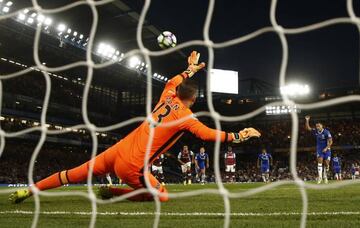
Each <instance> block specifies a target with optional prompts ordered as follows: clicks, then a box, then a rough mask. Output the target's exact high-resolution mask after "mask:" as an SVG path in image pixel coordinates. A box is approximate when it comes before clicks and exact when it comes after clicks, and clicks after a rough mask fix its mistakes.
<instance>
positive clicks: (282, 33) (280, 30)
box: [0, 0, 360, 227]
mask: <svg viewBox="0 0 360 228" xmlns="http://www.w3.org/2000/svg"><path fill="white" fill-rule="evenodd" d="M110 2H112V0H103V1H92V0H87V1H76V2H74V3H72V4H69V5H65V6H63V7H59V8H54V9H43V8H42V7H41V6H40V5H39V4H38V2H37V1H36V0H32V5H33V7H31V8H27V9H29V10H33V11H34V12H36V13H38V14H47V15H49V14H54V13H58V12H62V11H66V10H69V9H71V8H74V7H77V6H79V5H86V6H88V7H89V8H90V9H91V12H92V16H93V21H92V26H91V31H90V37H89V38H90V39H89V42H88V45H87V50H86V61H79V62H74V63H71V64H68V65H63V66H59V67H53V68H52V67H46V66H44V65H43V64H41V62H40V58H39V41H40V36H41V26H38V27H37V30H36V33H35V39H34V44H33V46H34V51H33V57H34V60H35V63H36V66H34V67H36V68H38V69H40V70H42V74H43V76H44V80H45V82H46V91H45V98H44V102H43V106H42V112H41V121H40V125H39V126H37V127H33V128H29V129H25V130H22V131H18V132H12V133H8V132H4V131H3V130H0V140H1V141H0V156H1V154H2V152H3V150H4V146H5V138H6V137H9V138H11V137H16V136H20V135H24V134H27V133H30V132H34V131H39V132H40V133H41V135H40V140H39V142H38V143H37V146H36V148H35V150H34V152H33V154H32V157H31V161H30V166H29V170H28V180H29V184H30V185H32V184H34V181H33V170H34V164H35V160H36V158H37V156H38V154H39V152H40V149H41V148H42V146H43V144H44V142H45V139H46V136H47V134H64V133H66V132H67V130H66V129H64V130H56V131H55V130H48V129H47V127H46V124H47V121H46V114H47V109H48V105H49V98H50V91H51V79H50V77H49V75H48V72H59V71H63V70H67V69H71V68H75V67H78V66H86V67H87V69H88V71H87V78H86V83H85V89H84V92H83V102H82V116H83V120H84V124H83V125H76V126H72V129H87V130H88V131H89V132H90V134H91V138H92V157H95V155H96V151H97V146H98V141H97V137H96V132H104V131H111V130H114V129H118V128H121V127H124V126H126V125H129V124H132V123H135V122H139V121H143V120H145V119H147V120H148V121H150V122H151V123H154V121H153V120H152V118H151V111H152V110H151V108H152V104H151V101H152V99H151V98H152V70H151V61H150V57H151V56H160V55H166V54H169V53H172V52H175V51H177V50H179V49H182V48H185V47H189V46H192V45H200V46H205V47H207V48H208V53H209V59H208V65H207V68H208V71H207V72H210V69H211V68H212V67H213V63H214V49H219V48H224V47H229V46H233V45H238V44H240V43H244V42H246V41H248V40H250V39H253V38H255V37H257V36H260V35H263V34H265V33H276V34H277V35H278V37H279V39H280V41H281V47H282V61H281V68H280V75H279V85H280V86H284V85H285V77H286V69H287V63H288V44H287V39H286V35H296V34H300V33H306V32H311V31H313V30H317V29H320V28H323V27H326V26H332V25H336V24H344V23H347V24H353V25H354V26H356V27H357V29H358V30H359V32H360V18H359V17H357V16H356V15H355V13H354V9H353V1H352V0H347V5H346V6H347V12H348V15H349V16H348V17H342V18H334V19H329V20H326V21H322V22H319V23H315V24H311V25H307V26H304V27H298V28H284V27H282V26H281V25H280V24H278V22H277V20H276V7H277V0H272V3H271V9H270V15H269V16H270V20H271V25H272V26H270V27H265V28H262V29H259V30H257V31H254V32H252V33H250V34H247V35H245V36H241V37H238V38H236V39H232V40H228V41H225V42H222V43H213V42H212V41H211V38H210V35H209V29H210V23H211V19H212V14H213V11H214V5H215V0H210V1H209V5H208V10H207V16H206V21H205V24H204V29H203V40H193V41H189V42H185V43H182V44H180V45H178V46H177V47H175V48H171V49H168V50H163V51H156V52H154V51H150V50H148V49H147V48H145V46H144V45H143V42H142V29H143V24H144V20H145V17H146V14H147V12H148V10H149V6H150V3H151V1H150V0H146V1H145V4H144V7H143V9H142V12H141V15H140V18H139V23H138V27H137V37H136V38H137V43H138V46H139V49H136V50H131V51H129V52H128V53H126V54H125V55H124V59H125V58H126V57H129V56H132V55H134V54H142V55H143V56H144V59H145V61H146V63H147V64H148V65H149V68H148V72H147V103H146V112H147V116H148V117H137V118H133V119H130V120H127V121H124V122H121V123H117V124H115V125H111V126H107V127H97V126H95V125H94V124H92V123H91V121H90V120H89V118H88V110H87V103H88V95H89V88H90V85H91V82H92V77H93V71H94V69H99V68H104V67H107V66H110V65H112V64H114V62H112V61H108V62H104V63H101V64H95V63H94V61H93V60H92V56H91V53H92V50H93V47H94V44H93V41H94V37H95V31H96V29H97V25H98V11H97V6H100V5H104V4H108V3H110ZM344 7H345V6H344ZM22 10H24V9H21V10H18V11H16V12H12V13H9V14H6V15H2V16H0V20H4V19H6V18H10V17H14V16H16V15H17V14H18V13H19V12H21V11H22ZM32 70H34V69H32V68H30V67H29V68H26V69H25V70H22V71H19V72H15V73H11V74H7V75H0V97H2V80H6V79H10V78H14V77H18V76H20V75H23V74H26V73H28V72H30V71H32ZM207 88H208V89H207V91H208V92H207V104H208V108H209V110H210V111H209V112H199V113H196V114H197V116H208V117H211V118H212V119H213V120H214V122H215V126H216V128H217V129H221V126H220V121H226V122H233V121H243V120H246V119H249V118H252V117H254V116H256V115H259V114H261V113H263V112H264V111H265V106H263V107H261V108H259V109H257V110H255V111H253V112H251V113H247V114H245V115H240V116H232V117H229V116H222V115H220V114H219V113H217V112H216V111H215V109H214V105H213V101H212V96H211V91H210V89H209V80H207ZM1 100H2V99H1ZM1 100H0V107H1ZM354 101H360V96H358V95H351V96H344V97H339V98H336V99H331V100H327V101H323V102H317V103H311V104H297V103H295V102H294V101H293V100H291V99H290V98H289V97H287V96H286V95H282V101H281V102H274V103H271V104H268V105H297V107H298V108H300V109H303V110H310V109H315V108H323V107H329V106H333V105H338V104H342V103H347V102H354ZM291 118H292V135H291V147H290V170H291V174H292V177H293V179H294V180H293V181H278V182H274V183H271V184H269V185H265V186H262V187H258V188H254V189H251V190H248V191H244V192H241V193H230V192H228V191H227V189H226V188H225V187H224V186H223V184H222V183H221V181H218V182H217V186H218V188H217V189H206V188H204V189H201V190H196V191H188V192H183V193H170V194H169V198H183V197H189V196H195V195H199V194H219V195H221V196H222V197H223V200H224V209H225V211H224V213H218V214H217V215H221V216H223V217H224V227H229V226H230V216H236V215H237V213H231V207H230V198H242V197H248V196H251V195H254V194H258V193H260V192H263V191H267V190H269V189H273V188H276V187H277V186H280V185H285V184H289V183H292V184H295V185H296V186H297V187H298V188H299V190H300V192H301V197H302V213H294V214H299V215H301V222H300V227H306V219H307V215H308V214H309V213H308V197H307V192H306V191H307V189H330V188H339V187H342V186H345V185H350V184H355V183H359V181H342V182H336V183H332V184H329V185H314V184H310V183H305V182H304V181H303V180H301V179H300V178H299V177H298V174H297V171H296V150H297V147H296V145H297V138H298V137H297V136H298V130H299V129H298V115H297V113H295V112H292V113H291ZM178 122H179V121H176V122H173V123H170V124H168V125H173V124H177V123H178ZM154 126H155V124H154ZM153 133H154V130H153V128H151V131H150V139H151V140H149V142H148V148H147V154H146V159H145V166H147V164H146V163H147V161H148V158H149V149H150V147H151V144H152V138H153V137H152V136H153ZM217 139H218V140H217V141H216V143H215V149H214V151H215V156H214V170H215V177H216V179H217V180H221V175H220V167H219V164H220V162H219V161H220V158H219V154H220V153H219V150H220V135H218V137H217ZM93 163H94V162H92V163H91V164H90V170H89V173H88V178H87V184H88V185H87V186H88V192H87V193H84V192H80V191H71V192H67V191H60V192H40V191H38V190H37V189H36V188H35V187H32V191H33V192H34V200H35V210H34V213H33V215H34V217H33V221H32V227H36V226H37V224H38V219H39V214H40V198H39V196H40V195H43V196H69V195H71V196H81V197H85V198H87V199H89V200H90V201H91V205H92V212H91V213H88V214H89V215H91V220H90V224H89V227H94V226H95V224H96V218H97V215H98V214H100V213H97V204H109V203H114V202H118V201H122V200H125V199H126V198H128V197H131V196H134V195H136V194H139V193H143V192H146V191H150V192H151V193H152V194H153V195H154V198H155V205H156V211H155V213H148V214H153V215H154V216H155V218H154V223H153V226H154V227H158V226H159V222H160V216H161V204H160V201H159V198H158V194H159V193H158V192H157V191H156V189H153V188H151V187H150V185H149V180H148V179H146V184H147V185H148V186H149V188H148V190H145V189H140V190H136V191H134V192H131V193H129V194H127V195H123V196H121V197H117V198H114V199H111V200H106V201H104V200H100V199H97V198H96V196H95V194H94V192H93V188H92V185H91V183H92V170H93V165H94V164H93ZM11 191H12V190H11V189H6V190H3V189H2V190H1V191H0V193H1V194H5V193H9V192H11ZM42 213H44V212H42ZM65 214H66V213H65ZM115 214H116V213H115ZM125 214H126V213H125ZM145 214H146V213H145ZM129 215H130V214H129ZM238 215H241V213H238ZM179 216H186V213H184V214H181V213H179ZM244 216H251V215H250V214H244ZM253 216H256V215H255V214H253Z"/></svg>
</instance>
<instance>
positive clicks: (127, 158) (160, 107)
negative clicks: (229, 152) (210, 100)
mask: <svg viewBox="0 0 360 228" xmlns="http://www.w3.org/2000/svg"><path fill="white" fill-rule="evenodd" d="M185 77H186V75H177V76H175V77H174V78H172V79H171V80H170V81H168V83H167V84H166V86H165V89H164V91H163V93H162V95H161V98H160V101H159V103H158V104H157V105H156V106H155V109H154V111H153V112H152V116H153V118H154V120H155V121H157V122H159V123H169V122H171V121H175V120H179V119H181V118H184V117H191V118H188V119H187V120H184V121H181V122H180V123H178V124H176V125H173V126H162V125H159V126H156V127H155V128H154V138H153V141H152V145H151V149H150V154H149V163H150V164H151V163H152V162H153V161H154V160H155V159H156V158H157V157H158V156H159V155H160V154H162V153H164V152H166V151H167V150H168V149H169V148H170V147H171V146H172V145H173V144H174V143H175V142H176V141H177V140H178V139H179V138H180V137H181V136H182V135H183V134H184V131H190V132H192V133H193V134H195V135H196V136H197V137H199V138H201V139H202V140H204V141H215V140H216V134H217V130H214V129H211V128H208V127H207V126H205V125H204V124H202V123H201V122H200V121H199V120H198V119H196V118H195V117H194V116H193V113H192V111H191V110H190V109H189V108H187V107H186V106H185V105H184V104H183V103H182V102H181V100H180V99H179V98H178V97H177V96H176V87H177V86H178V85H180V83H181V82H182V81H183V80H184V78H185ZM149 133H150V125H149V122H148V121H144V122H143V123H142V124H141V125H140V126H139V127H138V128H136V129H135V130H134V131H132V132H131V133H130V134H129V135H127V136H126V137H125V138H124V139H122V140H121V141H120V142H119V143H118V144H117V145H116V147H117V148H118V154H119V157H120V158H121V159H122V161H124V162H126V163H127V165H128V166H129V167H131V168H133V170H134V171H139V172H142V170H143V167H144V159H145V152H146V147H147V144H148V140H149ZM220 134H221V141H222V142H224V141H230V140H231V135H229V134H228V133H225V132H221V133H220Z"/></svg>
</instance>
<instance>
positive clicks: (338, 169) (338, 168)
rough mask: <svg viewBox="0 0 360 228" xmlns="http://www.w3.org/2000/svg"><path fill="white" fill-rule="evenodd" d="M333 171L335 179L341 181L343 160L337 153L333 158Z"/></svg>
mask: <svg viewBox="0 0 360 228" xmlns="http://www.w3.org/2000/svg"><path fill="white" fill-rule="evenodd" d="M331 161H332V167H333V171H334V173H335V179H336V180H341V179H342V177H341V159H340V158H339V157H338V156H337V153H334V156H333V157H332V158H331Z"/></svg>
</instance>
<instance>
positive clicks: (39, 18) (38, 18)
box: [37, 14, 45, 22]
mask: <svg viewBox="0 0 360 228" xmlns="http://www.w3.org/2000/svg"><path fill="white" fill-rule="evenodd" d="M37 20H38V22H43V21H44V20H45V16H44V15H42V14H39V15H38V17H37Z"/></svg>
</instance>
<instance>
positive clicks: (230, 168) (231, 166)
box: [225, 165, 235, 173]
mask: <svg viewBox="0 0 360 228" xmlns="http://www.w3.org/2000/svg"><path fill="white" fill-rule="evenodd" d="M225 172H231V173H234V172H235V165H226V169H225Z"/></svg>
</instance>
